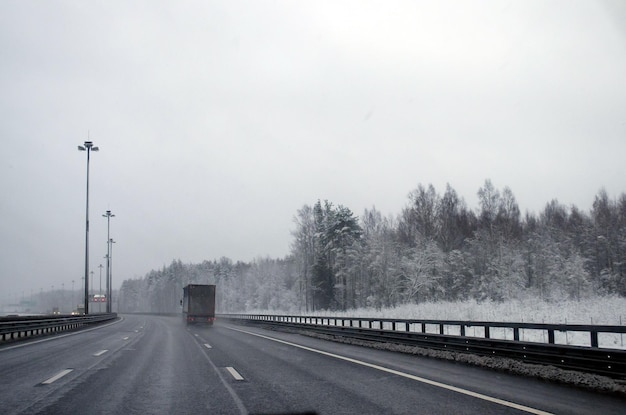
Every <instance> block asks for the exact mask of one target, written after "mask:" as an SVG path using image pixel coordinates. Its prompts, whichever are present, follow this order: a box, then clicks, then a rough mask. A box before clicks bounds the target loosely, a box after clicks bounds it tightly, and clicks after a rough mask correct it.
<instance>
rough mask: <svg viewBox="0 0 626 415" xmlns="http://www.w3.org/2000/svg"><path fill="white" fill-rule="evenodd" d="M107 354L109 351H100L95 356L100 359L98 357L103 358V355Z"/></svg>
mask: <svg viewBox="0 0 626 415" xmlns="http://www.w3.org/2000/svg"><path fill="white" fill-rule="evenodd" d="M106 352H108V350H100V351H99V352H95V353H94V354H93V355H94V356H96V357H98V356H102V355H103V354H105V353H106Z"/></svg>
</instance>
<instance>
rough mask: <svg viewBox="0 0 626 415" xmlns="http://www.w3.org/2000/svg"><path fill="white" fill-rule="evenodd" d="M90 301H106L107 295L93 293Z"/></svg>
mask: <svg viewBox="0 0 626 415" xmlns="http://www.w3.org/2000/svg"><path fill="white" fill-rule="evenodd" d="M92 301H93V302H94V303H106V301H107V296H106V295H105V294H94V295H93V300H92Z"/></svg>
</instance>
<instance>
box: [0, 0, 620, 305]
mask: <svg viewBox="0 0 626 415" xmlns="http://www.w3.org/2000/svg"><path fill="white" fill-rule="evenodd" d="M625 4H626V3H624V2H622V1H620V0H616V1H591V0H590V1H571V0H563V1H544V0H541V1H527V0H523V1H500V0H498V1H439V0H438V1H432V2H429V1H388V0H385V1H320V0H316V1H230V0H229V1H155V0H150V1H53V0H51V1H28V0H1V1H0V140H1V143H0V144H1V146H0V191H1V192H2V197H1V201H0V232H1V234H0V235H1V241H0V293H1V295H2V298H0V301H3V300H5V299H6V298H7V297H10V296H18V295H21V293H22V291H24V292H25V294H26V295H29V294H30V290H33V291H34V292H35V293H37V292H39V291H40V290H41V289H43V290H44V291H45V290H48V289H50V287H51V286H52V285H54V286H55V288H59V287H60V286H61V284H65V288H69V287H71V284H72V283H71V281H72V280H75V281H76V282H75V287H76V288H78V287H80V284H81V277H82V276H83V275H84V234H85V181H86V174H85V173H86V171H85V170H86V154H85V153H84V152H79V151H78V150H77V146H78V145H79V144H82V143H83V142H84V141H85V140H87V139H88V134H89V138H90V139H91V140H92V141H93V142H94V144H95V145H97V146H99V147H100V152H98V153H92V158H91V169H90V179H91V180H90V187H91V189H90V216H91V232H90V235H91V236H90V241H91V243H90V246H91V256H90V262H91V267H90V268H91V269H92V270H94V272H95V276H96V281H97V280H98V275H99V274H98V268H97V265H98V264H99V263H104V259H103V257H104V255H105V254H106V219H105V218H103V217H102V214H103V213H104V212H105V211H106V210H107V209H110V210H112V211H113V213H114V214H115V215H116V217H115V218H113V219H112V221H111V236H112V237H113V238H114V239H115V240H116V241H117V243H116V244H115V245H114V251H113V262H114V264H113V278H114V286H115V287H118V286H119V284H120V283H121V281H122V280H123V279H125V278H133V277H141V276H144V275H145V274H146V273H147V272H148V271H150V270H151V269H157V268H160V267H162V266H163V265H167V264H169V263H170V262H171V261H172V259H181V260H182V261H183V262H194V263H196V262H201V261H202V260H204V259H208V260H212V259H216V258H219V257H221V256H227V257H229V258H231V259H233V260H243V261H250V260H252V259H253V258H255V257H258V256H266V255H269V256H271V257H280V258H282V257H284V256H285V255H287V254H288V253H289V244H290V242H291V240H292V238H291V235H290V230H292V229H293V228H294V226H293V216H294V215H295V214H296V211H297V210H298V209H299V208H301V207H302V206H303V205H304V204H310V205H311V204H313V203H315V201H316V200H317V199H321V200H324V199H328V200H329V201H331V202H333V203H334V204H342V205H344V206H347V207H349V208H350V209H352V211H353V212H355V214H357V215H360V214H361V213H362V212H363V210H364V209H365V208H371V207H372V206H376V208H377V209H379V210H381V211H382V212H383V214H385V215H396V214H398V213H399V212H400V211H401V209H402V208H403V207H404V206H405V205H406V203H407V200H408V199H407V194H408V193H409V192H410V191H411V190H413V189H415V188H416V186H417V185H418V184H419V183H422V184H424V185H427V184H429V183H432V184H433V185H434V186H435V187H436V188H437V190H438V191H439V192H440V193H443V192H444V190H445V185H446V183H450V185H451V186H452V187H453V188H454V189H455V190H456V191H457V192H458V193H459V195H460V196H462V197H463V198H464V199H465V200H466V202H467V204H468V206H469V207H471V208H477V198H476V192H477V190H478V188H479V187H481V186H482V185H483V183H484V181H485V179H487V178H490V179H491V180H492V182H493V183H494V185H495V186H496V187H497V188H499V189H502V188H503V187H504V186H509V187H510V188H511V189H512V190H513V193H514V194H515V196H516V198H517V200H518V203H519V205H520V208H521V210H522V212H525V211H527V210H528V211H531V212H538V211H540V210H541V209H542V208H543V206H544V205H545V203H546V202H548V201H550V200H551V199H554V198H556V199H558V200H559V201H560V202H561V203H563V204H565V205H571V204H575V205H576V206H578V207H579V208H581V209H583V210H588V209H589V208H590V207H591V204H592V202H593V198H594V196H595V195H596V194H597V192H598V190H599V189H600V188H602V187H604V188H606V190H607V191H608V192H609V195H610V196H611V197H616V196H618V195H619V194H620V193H622V192H624V191H626V180H625V177H626V174H625V173H626V167H625V160H626V13H625V11H626V9H625V7H624V5H625ZM96 284H97V283H96Z"/></svg>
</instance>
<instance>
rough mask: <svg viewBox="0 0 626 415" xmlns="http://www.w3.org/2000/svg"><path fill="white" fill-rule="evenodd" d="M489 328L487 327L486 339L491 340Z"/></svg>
mask: <svg viewBox="0 0 626 415" xmlns="http://www.w3.org/2000/svg"><path fill="white" fill-rule="evenodd" d="M489 336H490V333H489V326H485V339H490V338H491V337H489Z"/></svg>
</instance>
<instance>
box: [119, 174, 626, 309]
mask: <svg viewBox="0 0 626 415" xmlns="http://www.w3.org/2000/svg"><path fill="white" fill-rule="evenodd" d="M592 197H593V196H592ZM478 200H479V206H478V207H477V208H475V209H471V208H468V207H467V206H466V203H465V202H464V200H463V198H462V197H460V196H459V195H458V194H457V193H456V191H455V190H454V189H453V188H452V187H450V186H449V185H448V186H447V187H446V189H445V191H444V192H443V194H440V193H439V192H437V190H436V189H435V188H434V187H433V186H432V185H429V186H423V185H421V184H420V185H419V186H417V188H416V189H414V190H413V191H411V192H410V194H409V197H408V203H407V204H406V206H405V208H404V209H403V210H402V211H401V212H400V213H399V214H398V215H395V216H384V215H383V214H382V213H381V212H379V211H378V210H376V209H375V208H371V209H366V210H365V211H364V212H363V214H362V215H361V217H357V216H356V215H355V214H354V213H353V212H352V211H351V210H350V209H349V208H347V207H345V206H342V205H335V204H333V203H332V202H330V201H323V202H322V201H317V202H315V203H314V204H313V205H312V206H311V205H305V206H303V207H302V208H301V209H299V210H298V211H297V212H296V213H295V216H294V225H295V226H294V229H293V231H292V236H293V240H292V244H291V254H290V255H288V256H287V257H285V258H282V259H274V258H257V259H255V260H253V261H252V262H249V263H244V262H233V261H232V260H230V259H228V258H220V259H216V260H211V261H209V260H205V261H204V262H202V263H199V264H184V263H182V262H181V261H180V260H174V261H172V262H171V264H170V265H169V266H164V267H163V268H162V269H160V270H152V271H150V272H149V273H148V274H147V275H146V276H145V277H143V278H141V279H134V280H126V281H124V282H123V284H122V287H121V289H120V294H119V311H121V312H139V311H144V312H148V311H149V312H178V311H179V310H180V307H179V301H180V297H181V293H182V287H183V286H184V285H186V284H188V283H204V284H217V286H218V310H219V312H242V311H248V310H268V311H285V312H320V311H346V310H352V309H357V308H361V309H362V308H372V309H382V308H388V307H398V306H400V305H405V304H416V303H424V302H436V301H446V302H455V301H467V300H473V301H478V302H480V301H487V300H488V301H495V302H505V301H508V300H517V299H523V298H528V297H533V298H536V299H539V300H544V301H556V300H563V299H569V300H575V301H576V300H581V299H584V298H588V297H596V296H608V295H611V296H620V297H626V194H624V193H622V194H621V195H620V196H619V197H617V198H611V197H610V196H609V195H608V194H607V192H606V191H604V190H600V191H599V192H598V194H597V195H595V198H594V199H593V205H592V208H591V209H590V211H589V212H584V211H581V210H579V209H578V208H577V207H576V206H564V205H562V204H560V203H559V202H558V201H557V200H552V201H550V202H548V203H546V205H545V208H544V209H543V210H542V211H541V212H539V213H538V214H534V213H526V214H524V215H522V214H521V212H520V209H519V206H518V203H517V201H516V199H515V196H514V194H513V192H512V191H511V189H509V188H508V187H505V188H504V189H501V190H499V189H497V188H495V187H494V185H493V184H492V182H491V181H490V180H486V181H485V183H484V184H483V186H482V187H480V188H479V190H478ZM208 231H209V230H207V232H208ZM207 256H208V257H210V253H207Z"/></svg>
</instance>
